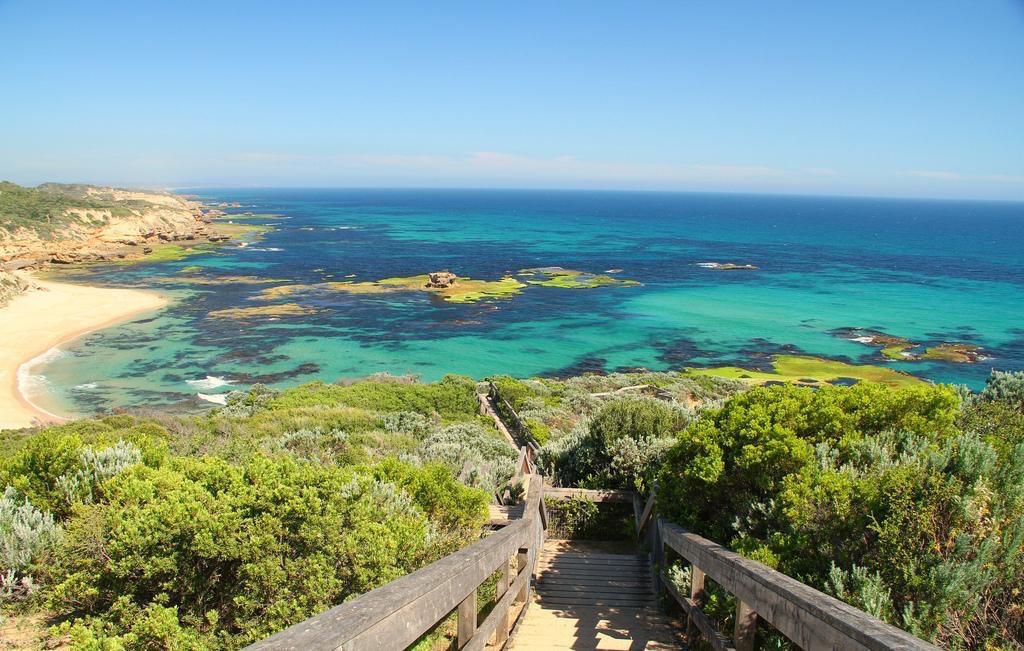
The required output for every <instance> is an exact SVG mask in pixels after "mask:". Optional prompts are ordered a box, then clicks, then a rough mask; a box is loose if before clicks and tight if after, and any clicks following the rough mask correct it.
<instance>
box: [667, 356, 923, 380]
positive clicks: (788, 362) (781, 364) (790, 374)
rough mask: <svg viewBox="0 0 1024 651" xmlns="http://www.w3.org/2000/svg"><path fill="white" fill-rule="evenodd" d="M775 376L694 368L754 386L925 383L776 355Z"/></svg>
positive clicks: (883, 371)
mask: <svg viewBox="0 0 1024 651" xmlns="http://www.w3.org/2000/svg"><path fill="white" fill-rule="evenodd" d="M772 367H773V369H774V370H773V371H772V372H765V371H755V370H751V369H746V368H742V367H739V366H720V367H717V368H691V369H687V373H688V374H689V375H692V376H702V375H703V376H713V377H723V378H727V379H730V380H741V381H743V382H749V383H751V384H764V383H766V382H794V383H798V384H811V385H817V384H827V383H830V382H835V381H837V380H842V379H851V380H857V381H861V382H878V383H880V384H887V385H889V386H894V387H900V386H910V385H914V384H921V383H923V382H924V380H921V379H920V378H917V377H914V376H913V375H908V374H906V373H901V372H900V371H895V370H893V369H891V368H885V367H882V366H871V365H860V364H847V363H846V362H840V361H837V360H831V359H823V358H820V357H805V356H802V355H776V356H775V357H774V358H773V360H772Z"/></svg>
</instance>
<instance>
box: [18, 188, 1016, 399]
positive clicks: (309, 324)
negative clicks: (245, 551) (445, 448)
mask: <svg viewBox="0 0 1024 651" xmlns="http://www.w3.org/2000/svg"><path fill="white" fill-rule="evenodd" d="M188 192H189V193H191V194H195V195H198V196H199V197H200V198H201V199H202V200H204V201H207V202H238V203H240V204H241V205H242V208H237V209H232V210H230V211H229V212H234V213H241V212H246V211H250V212H253V213H260V214H273V215H278V216H274V217H263V218H259V219H252V220H248V221H249V222H252V223H257V224H269V225H271V226H272V227H273V229H272V230H271V231H270V232H269V233H267V234H266V235H265V236H264V237H263V238H262V240H260V241H258V242H253V243H251V244H249V245H247V246H244V247H240V246H237V245H228V246H224V247H220V248H217V249H215V250H212V251H210V252H206V253H202V254H199V255H194V256H190V257H188V258H186V259H183V260H180V261H175V262H163V263H142V264H137V265H133V266H117V265H94V266H90V267H87V268H79V269H74V270H68V271H64V272H62V273H61V274H60V278H61V279H64V280H68V281H84V282H90V283H96V284H105V285H116V286H132V287H145V288H151V289H158V290H160V291H165V292H168V293H169V294H170V295H171V296H172V297H173V299H174V301H173V303H172V304H171V306H170V307H168V308H167V309H165V310H163V311H161V312H160V313H159V314H156V315H148V316H144V317H142V318H138V319H135V320H132V321H130V322H128V323H125V324H123V325H120V326H117V327H114V328H110V329H107V330H103V331H100V332H97V333H94V334H90V335H88V336H86V337H84V338H81V339H79V340H77V341H76V342H74V343H72V344H69V345H67V346H64V347H62V348H61V352H60V353H54V354H51V355H50V356H49V357H48V358H47V361H46V362H45V363H43V364H40V365H38V366H36V367H35V368H33V369H32V374H33V378H32V384H33V386H34V387H36V388H35V391H37V392H38V393H37V394H36V395H35V398H34V399H35V400H36V401H37V402H39V403H40V404H41V405H42V406H44V407H46V408H49V409H52V410H55V411H58V412H62V413H76V414H86V413H91V412H94V411H97V410H106V409H111V408H115V407H134V406H154V405H178V406H184V407H188V406H190V405H194V404H196V402H195V401H196V394H197V393H206V394H211V393H212V394H216V393H223V392H224V391H227V390H230V389H233V388H245V387H247V386H249V385H251V384H253V383H255V382H262V383H266V384H270V385H272V386H275V387H286V386H289V385H294V384H297V383H301V382H306V381H310V380H314V379H320V380H324V381H336V380H339V379H342V378H356V377H362V376H366V375H369V374H371V373H376V372H381V371H387V372H390V373H396V374H404V373H413V374H416V375H418V376H420V377H422V378H423V379H425V380H433V379H437V378H440V377H442V376H443V375H445V374H447V373H460V374H465V375H469V376H473V377H476V378H481V377H484V376H486V375H489V374H495V373H505V374H511V375H515V376H520V377H526V376H534V375H572V374H578V373H584V372H613V371H616V370H623V369H634V368H639V367H643V368H647V369H651V370H663V369H679V368H683V367H686V366H720V365H740V366H752V367H759V368H764V367H765V366H766V365H767V364H768V363H769V362H770V359H771V355H773V354H778V353H791V354H804V355H812V356H821V357H828V358H834V359H839V360H843V361H847V362H851V363H858V364H878V365H885V366H889V367H892V368H895V369H898V370H901V371H904V372H907V373H911V374H914V375H917V376H919V377H922V378H927V379H929V380H932V381H935V382H949V383H960V384H966V385H969V386H971V387H973V388H978V387H980V386H982V385H983V384H984V380H985V378H986V377H987V376H988V375H989V373H990V371H991V370H992V368H998V369H1003V370H1021V369H1024V321H1022V317H1024V204H1020V203H997V202H967V201H925V200H894V199H867V198H825V197H797V196H760V195H734V194H733V195H730V194H697V193H654V192H651V193H641V192H591V191H525V190H524V191H505V190H378V189H366V190H339V189H218V190H208V189H203V190H193V191H188ZM707 262H719V263H735V264H741V265H754V266H756V267H757V269H756V270H731V271H726V270H718V269H709V268H707V267H706V266H701V265H700V263H707ZM555 266H557V267H563V268H566V269H574V270H581V271H586V272H592V273H597V274H604V273H605V272H609V271H612V273H608V274H607V275H609V276H611V277H613V278H621V279H630V280H635V281H638V282H639V284H638V285H625V284H624V285H622V286H602V287H596V288H590V289H579V288H561V287H548V286H538V285H528V286H527V287H525V288H524V289H523V290H522V291H521V293H519V294H518V295H515V296H512V297H509V298H496V299H486V300H482V301H478V302H473V303H464V304H462V303H452V302H448V301H444V300H442V299H441V298H439V297H438V296H436V295H432V294H430V293H427V292H415V291H413V292H396V293H385V294H376V293H372V294H369V293H367V294H359V293H350V292H340V291H325V292H314V293H311V294H302V295H295V296H290V297H288V298H287V299H285V300H287V301H288V302H294V303H297V304H299V305H300V306H301V307H302V310H303V311H304V312H311V313H307V314H295V315H290V316H289V315H285V316H280V317H277V318H266V317H263V318H255V319H236V318H223V317H221V318H216V317H211V316H210V313H211V312H216V311H218V310H224V309H232V308H248V307H253V306H258V305H263V304H266V303H267V301H263V300H261V299H260V298H259V296H258V295H259V293H260V292H261V291H262V290H264V289H266V288H267V287H270V286H274V283H265V284H248V283H239V282H225V283H219V282H217V278H229V279H230V278H231V277H237V276H250V277H253V276H255V277H258V278H259V279H264V280H273V281H280V283H279V284H282V283H285V281H287V283H289V284H290V283H298V284H314V283H323V282H332V281H335V282H336V281H373V280H378V279H381V278H388V277H397V276H410V275H416V274H423V273H426V272H429V271H437V270H442V269H447V270H451V271H452V272H454V273H456V274H458V275H459V276H469V277H472V278H477V279H489V280H496V279H499V278H501V277H502V276H504V275H506V274H509V273H513V274H514V273H517V272H518V271H519V270H522V269H526V268H535V267H555ZM195 267H200V268H201V270H198V271H197V270H196V269H195ZM183 269H184V270H186V272H185V273H182V270H183ZM196 277H200V278H202V279H203V281H204V282H203V283H202V284H198V283H196V282H194V278H196ZM278 302H281V301H280V300H279V301H278ZM848 328H863V329H868V330H875V331H881V332H885V333H887V334H890V335H894V336H898V337H904V338H907V339H909V340H911V341H913V342H914V343H918V344H921V345H922V346H927V345H935V344H938V343H942V342H957V343H965V344H972V345H976V346H980V347H982V351H981V352H982V355H983V359H981V360H980V361H978V362H976V363H957V362H946V361H939V360H914V361H911V360H906V361H897V360H891V359H887V358H885V357H883V356H882V355H881V353H880V352H879V348H878V347H876V346H869V345H865V344H863V343H859V342H857V341H853V340H852V337H851V336H850V334H849V332H846V331H844V330H843V329H848Z"/></svg>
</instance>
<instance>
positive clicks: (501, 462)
mask: <svg viewBox="0 0 1024 651" xmlns="http://www.w3.org/2000/svg"><path fill="white" fill-rule="evenodd" d="M417 455H418V457H419V458H420V459H422V460H423V461H426V462H440V463H443V464H444V465H445V466H447V467H448V468H449V469H451V471H452V472H454V473H455V474H456V475H457V476H458V477H459V480H460V481H462V482H463V483H465V484H466V485H468V486H476V487H479V488H483V489H485V490H487V491H488V492H494V491H495V490H497V488H498V487H499V486H502V485H504V484H505V482H507V481H508V480H509V478H510V477H511V476H512V474H513V473H514V472H515V461H516V459H517V454H516V451H515V450H514V449H512V447H511V446H510V445H508V443H506V442H505V441H503V440H501V439H499V438H497V437H496V436H494V435H493V434H491V433H489V432H488V431H487V430H486V429H484V428H483V427H482V426H481V425H478V424H476V423H458V424H455V425H449V426H448V427H445V428H444V429H441V430H438V431H436V432H434V433H432V434H430V435H429V436H427V438H425V439H424V440H423V442H422V443H421V444H420V446H419V448H418V449H417Z"/></svg>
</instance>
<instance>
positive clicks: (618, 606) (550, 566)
mask: <svg viewBox="0 0 1024 651" xmlns="http://www.w3.org/2000/svg"><path fill="white" fill-rule="evenodd" d="M630 547H631V546H630V545H628V544H627V545H625V546H624V545H623V544H621V543H593V542H587V543H583V542H572V541H565V540H549V541H547V542H545V543H544V549H543V551H542V552H541V554H540V556H539V558H538V563H537V582H536V591H535V596H534V603H533V604H531V606H530V611H529V613H528V616H527V617H526V618H525V619H524V620H523V623H522V626H521V627H520V630H519V631H518V634H517V635H516V637H515V641H514V645H515V646H514V648H516V649H678V648H681V647H682V640H681V638H680V637H679V632H680V631H681V630H682V629H681V628H680V627H678V626H673V624H672V622H671V621H670V620H669V619H668V618H667V617H666V616H665V615H664V614H663V613H662V612H661V610H660V609H659V608H658V604H657V600H656V599H655V596H654V591H653V587H652V584H651V569H650V563H649V561H648V559H647V556H646V555H638V554H637V553H636V552H635V550H633V549H631V548H630Z"/></svg>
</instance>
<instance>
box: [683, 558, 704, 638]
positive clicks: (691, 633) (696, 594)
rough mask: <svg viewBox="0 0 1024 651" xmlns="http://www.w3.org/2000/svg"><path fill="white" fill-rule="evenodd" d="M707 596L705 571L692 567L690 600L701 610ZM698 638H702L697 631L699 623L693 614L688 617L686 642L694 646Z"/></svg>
mask: <svg viewBox="0 0 1024 651" xmlns="http://www.w3.org/2000/svg"><path fill="white" fill-rule="evenodd" d="M706 596H707V595H706V593H705V592H704V570H702V569H700V568H699V567H697V566H696V565H690V599H692V600H693V603H695V604H696V605H697V607H698V608H700V607H703V606H704V600H705V598H706ZM698 637H700V633H699V632H698V631H697V622H695V621H694V619H693V615H692V614H691V615H687V617H686V640H687V641H688V642H689V643H690V644H694V643H695V642H696V641H697V638H698Z"/></svg>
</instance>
